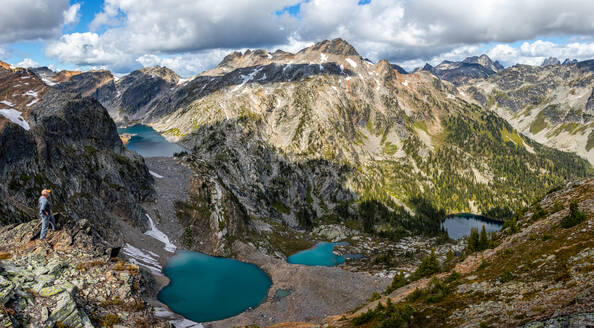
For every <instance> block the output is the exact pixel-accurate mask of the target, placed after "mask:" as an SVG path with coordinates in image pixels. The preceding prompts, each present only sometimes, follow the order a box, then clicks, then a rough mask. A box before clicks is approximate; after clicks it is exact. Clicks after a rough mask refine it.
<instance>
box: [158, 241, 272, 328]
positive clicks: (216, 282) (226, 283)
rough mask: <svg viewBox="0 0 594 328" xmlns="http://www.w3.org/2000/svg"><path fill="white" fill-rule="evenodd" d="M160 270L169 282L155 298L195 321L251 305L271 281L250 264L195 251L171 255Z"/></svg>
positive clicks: (258, 300)
mask: <svg viewBox="0 0 594 328" xmlns="http://www.w3.org/2000/svg"><path fill="white" fill-rule="evenodd" d="M163 273H164V274H165V275H166V276H167V277H169V279H171V282H170V283H169V285H167V286H166V287H165V288H163V289H162V290H161V291H160V292H159V295H158V299H159V301H161V302H163V303H165V304H167V306H168V307H169V308H170V309H171V310H172V311H173V312H176V313H179V314H181V315H183V316H184V317H186V318H188V319H190V320H192V321H195V322H206V321H215V320H221V319H225V318H229V317H232V316H235V315H237V314H239V313H241V312H243V311H245V310H247V309H249V308H250V307H251V308H255V307H257V306H258V305H260V303H262V302H263V301H264V300H265V299H266V297H267V295H268V289H269V288H270V285H271V284H272V281H271V279H270V278H269V277H268V275H267V274H266V273H265V272H264V271H262V270H261V269H260V268H258V267H257V266H255V265H253V264H249V263H244V262H240V261H236V260H233V259H230V258H223V257H213V256H208V255H205V254H201V253H196V252H183V253H181V254H180V255H177V256H175V257H173V258H172V259H171V260H170V261H169V263H167V265H166V266H165V269H163Z"/></svg>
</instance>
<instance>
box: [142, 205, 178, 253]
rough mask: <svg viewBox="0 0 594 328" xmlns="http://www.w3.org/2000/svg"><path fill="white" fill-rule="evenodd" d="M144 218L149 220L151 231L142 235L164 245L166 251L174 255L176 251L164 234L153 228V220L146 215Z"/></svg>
mask: <svg viewBox="0 0 594 328" xmlns="http://www.w3.org/2000/svg"><path fill="white" fill-rule="evenodd" d="M146 217H147V218H148V219H149V223H150V224H151V229H150V230H149V231H147V232H145V233H144V234H145V235H148V236H151V237H153V238H155V239H156V240H158V241H160V242H162V243H163V244H165V250H166V251H168V252H170V253H175V250H176V249H177V247H176V246H175V245H173V244H172V243H171V242H170V241H169V238H168V237H167V235H166V234H164V233H163V232H162V231H161V230H159V229H157V227H156V226H155V223H154V222H153V219H152V218H151V217H150V215H148V214H146Z"/></svg>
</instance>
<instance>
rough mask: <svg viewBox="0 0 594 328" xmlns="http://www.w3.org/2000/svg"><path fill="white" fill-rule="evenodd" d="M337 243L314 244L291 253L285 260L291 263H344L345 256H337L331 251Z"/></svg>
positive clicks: (326, 264)
mask: <svg viewBox="0 0 594 328" xmlns="http://www.w3.org/2000/svg"><path fill="white" fill-rule="evenodd" d="M336 245H340V244H339V243H327V242H322V243H318V244H317V245H316V246H314V247H312V248H310V249H306V250H304V251H301V252H299V253H296V254H293V255H291V256H289V257H288V258H287V262H289V263H292V264H303V265H312V266H315V265H319V266H335V265H339V264H342V263H344V261H345V257H344V256H338V255H336V254H334V253H333V252H332V251H333V250H334V246H336Z"/></svg>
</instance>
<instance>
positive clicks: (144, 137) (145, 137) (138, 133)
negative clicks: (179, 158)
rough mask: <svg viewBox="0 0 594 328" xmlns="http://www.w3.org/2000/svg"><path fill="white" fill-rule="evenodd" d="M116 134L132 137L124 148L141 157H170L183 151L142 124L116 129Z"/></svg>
mask: <svg viewBox="0 0 594 328" xmlns="http://www.w3.org/2000/svg"><path fill="white" fill-rule="evenodd" d="M118 133H119V134H124V133H126V134H130V135H132V137H131V138H130V140H129V141H128V143H127V144H126V148H128V149H130V150H133V151H135V152H137V153H138V154H140V155H141V156H142V157H172V156H173V154H174V153H177V152H181V151H184V150H185V149H184V148H182V147H180V146H178V145H176V144H174V143H171V142H169V141H167V139H165V138H164V137H163V136H162V135H160V134H159V133H158V132H157V131H155V130H154V129H153V128H151V127H150V126H146V125H143V124H136V125H132V126H129V127H126V128H118Z"/></svg>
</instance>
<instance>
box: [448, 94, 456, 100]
mask: <svg viewBox="0 0 594 328" xmlns="http://www.w3.org/2000/svg"><path fill="white" fill-rule="evenodd" d="M448 99H456V97H454V95H453V94H451V93H448Z"/></svg>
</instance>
